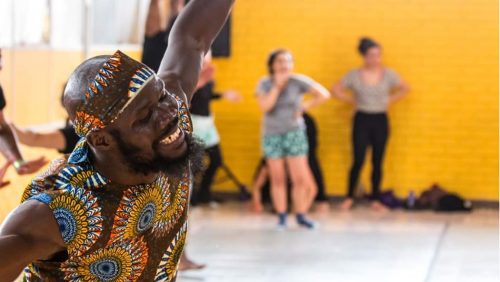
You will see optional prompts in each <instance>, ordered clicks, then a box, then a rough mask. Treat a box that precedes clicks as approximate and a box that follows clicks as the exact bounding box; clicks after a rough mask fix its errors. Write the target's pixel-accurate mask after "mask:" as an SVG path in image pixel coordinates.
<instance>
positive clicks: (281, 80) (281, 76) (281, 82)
mask: <svg viewBox="0 0 500 282" xmlns="http://www.w3.org/2000/svg"><path fill="white" fill-rule="evenodd" d="M273 78H274V83H275V84H276V87H278V88H279V89H280V90H281V89H283V87H285V85H286V84H287V83H288V80H289V79H290V74H289V73H276V74H274V77H273Z"/></svg>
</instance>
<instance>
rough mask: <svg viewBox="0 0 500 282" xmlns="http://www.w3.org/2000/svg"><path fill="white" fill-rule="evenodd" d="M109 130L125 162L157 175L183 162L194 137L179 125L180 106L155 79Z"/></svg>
mask: <svg viewBox="0 0 500 282" xmlns="http://www.w3.org/2000/svg"><path fill="white" fill-rule="evenodd" d="M137 95H139V96H137V97H136V98H135V99H134V100H133V101H132V102H131V104H130V105H129V106H128V107H127V108H126V109H125V110H124V112H123V113H121V114H120V116H119V117H118V119H117V120H116V121H115V122H114V123H112V124H111V125H110V126H109V127H108V129H107V130H109V132H110V133H111V134H112V135H113V136H114V137H115V140H116V141H117V145H118V147H119V148H118V149H119V150H120V151H121V153H122V154H123V157H124V160H125V161H127V162H129V165H130V166H131V167H132V168H133V169H134V170H136V171H138V172H144V173H150V172H157V171H160V170H162V169H164V168H166V167H172V165H175V164H176V163H183V162H182V160H185V159H186V157H187V154H188V147H189V146H188V143H190V141H191V140H190V138H191V136H190V135H189V134H188V133H187V132H184V131H183V130H181V129H180V128H179V126H178V103H177V101H176V100H175V98H174V97H173V96H171V95H170V94H168V93H167V91H166V90H165V87H164V84H163V82H162V81H161V80H160V79H159V78H158V77H155V78H154V79H153V80H151V81H150V82H148V84H147V85H146V86H145V87H144V89H143V90H142V91H141V92H140V93H139V94H137Z"/></svg>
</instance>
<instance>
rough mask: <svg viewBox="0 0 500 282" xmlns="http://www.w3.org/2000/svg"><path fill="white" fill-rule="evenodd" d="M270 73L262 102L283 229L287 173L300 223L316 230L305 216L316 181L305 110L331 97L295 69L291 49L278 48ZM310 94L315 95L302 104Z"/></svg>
mask: <svg viewBox="0 0 500 282" xmlns="http://www.w3.org/2000/svg"><path fill="white" fill-rule="evenodd" d="M267 66H268V71H269V76H267V77H265V78H263V79H262V80H261V81H260V82H259V85H258V86H257V98H258V102H259V106H260V108H261V109H262V111H263V112H264V113H265V114H264V122H263V138H262V147H263V150H264V155H265V157H266V162H267V165H268V168H269V171H270V176H271V195H272V199H273V205H274V208H275V210H276V212H278V215H279V225H278V226H279V227H280V228H286V215H287V191H286V179H287V178H286V176H285V174H286V171H285V164H286V166H287V168H288V173H289V175H290V178H291V180H292V184H293V188H292V199H293V206H294V208H295V212H296V213H297V223H298V224H299V225H301V226H304V227H307V228H314V222H312V221H310V220H309V219H307V218H306V217H305V213H306V212H307V211H308V210H309V207H310V206H311V204H312V201H313V199H314V196H315V193H316V184H315V182H314V179H313V176H312V174H311V171H310V168H309V165H308V160H307V152H308V144H307V137H306V134H305V126H304V121H303V119H302V113H303V112H304V111H306V110H308V109H309V108H311V107H314V106H317V105H319V104H321V103H323V102H324V101H326V100H327V99H328V98H329V97H330V93H328V90H326V89H325V88H324V87H323V86H321V85H320V84H319V83H317V82H315V81H314V80H312V79H311V78H309V77H307V76H305V75H299V74H294V73H292V70H293V59H292V55H291V54H290V52H289V51H287V50H284V49H279V50H276V51H274V52H272V53H271V54H270V56H269V59H268V63H267ZM306 93H311V94H313V95H312V96H313V97H312V98H311V99H309V100H307V101H305V102H303V101H302V97H303V95H304V94H306Z"/></svg>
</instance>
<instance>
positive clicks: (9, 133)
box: [0, 48, 47, 186]
mask: <svg viewBox="0 0 500 282" xmlns="http://www.w3.org/2000/svg"><path fill="white" fill-rule="evenodd" d="M2 67H3V60H2V49H1V48H0V71H1V70H2ZM6 105H7V103H6V101H5V96H4V93H3V89H2V86H1V85H0V151H1V152H2V155H4V157H5V158H6V159H7V163H6V164H5V165H4V166H3V168H2V169H6V168H7V167H8V166H9V165H10V164H12V165H13V166H14V168H15V169H16V171H17V173H18V174H20V175H22V174H30V173H34V172H37V171H38V170H39V169H41V168H42V167H43V166H45V164H47V160H46V159H45V157H39V158H37V159H34V160H30V161H26V160H24V158H23V156H22V154H21V151H20V150H19V146H18V144H17V138H16V134H15V132H14V131H13V130H12V128H11V127H10V126H9V125H8V123H7V120H6V118H5V115H4V113H3V110H4V109H5V107H6ZM2 183H3V182H2ZM0 186H1V184H0Z"/></svg>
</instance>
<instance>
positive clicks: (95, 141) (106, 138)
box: [87, 130, 115, 151]
mask: <svg viewBox="0 0 500 282" xmlns="http://www.w3.org/2000/svg"><path fill="white" fill-rule="evenodd" d="M87 143H88V144H89V145H90V146H91V147H92V148H95V149H97V150H100V151H108V150H110V149H111V148H112V147H114V145H115V139H114V138H113V136H112V135H111V134H110V133H109V132H107V131H106V130H97V131H92V132H90V133H89V134H88V135H87Z"/></svg>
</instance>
